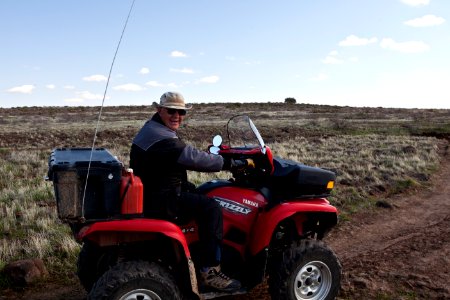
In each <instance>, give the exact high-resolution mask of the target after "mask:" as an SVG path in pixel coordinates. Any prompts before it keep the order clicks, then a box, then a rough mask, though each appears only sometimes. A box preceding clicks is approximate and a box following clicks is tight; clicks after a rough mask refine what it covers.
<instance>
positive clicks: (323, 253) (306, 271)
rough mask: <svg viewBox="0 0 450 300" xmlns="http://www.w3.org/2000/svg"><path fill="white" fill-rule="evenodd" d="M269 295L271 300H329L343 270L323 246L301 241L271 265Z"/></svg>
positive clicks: (315, 242)
mask: <svg viewBox="0 0 450 300" xmlns="http://www.w3.org/2000/svg"><path fill="white" fill-rule="evenodd" d="M270 268H271V272H270V276H269V292H270V295H271V297H272V299H273V300H278V299H279V300H281V299H287V300H304V299H308V300H331V299H334V298H335V297H336V296H337V294H338V292H339V288H340V285H341V272H342V267H341V264H340V263H339V260H338V258H337V257H336V255H335V254H334V253H333V251H332V250H331V249H329V248H328V247H327V246H326V245H325V244H324V243H323V242H321V241H317V240H301V241H299V242H294V243H292V245H291V246H290V247H289V248H287V249H285V250H284V251H282V252H281V253H279V255H277V256H276V257H274V258H273V261H272V262H271V266H270Z"/></svg>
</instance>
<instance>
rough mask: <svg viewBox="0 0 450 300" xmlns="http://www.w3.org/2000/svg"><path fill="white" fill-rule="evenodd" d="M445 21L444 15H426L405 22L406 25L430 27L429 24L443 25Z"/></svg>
mask: <svg viewBox="0 0 450 300" xmlns="http://www.w3.org/2000/svg"><path fill="white" fill-rule="evenodd" d="M444 22H445V19H444V18H442V17H437V16H435V15H425V16H423V17H420V18H416V19H412V20H408V21H405V22H403V23H404V24H405V25H408V26H412V27H428V26H437V25H441V24H443V23H444Z"/></svg>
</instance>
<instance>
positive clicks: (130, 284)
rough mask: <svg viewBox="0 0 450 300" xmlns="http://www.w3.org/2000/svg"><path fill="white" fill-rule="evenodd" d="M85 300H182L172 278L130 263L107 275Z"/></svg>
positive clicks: (157, 269) (145, 264)
mask: <svg viewBox="0 0 450 300" xmlns="http://www.w3.org/2000/svg"><path fill="white" fill-rule="evenodd" d="M88 299H104V300H106V299H108V300H136V299H142V300H149V299H157V300H165V299H174V300H181V294H180V291H179V289H178V287H177V285H176V283H175V280H174V279H173V277H172V275H171V274H170V273H169V272H168V271H167V270H165V269H164V268H163V267H161V266H160V265H158V264H156V263H149V262H145V261H129V262H124V263H120V264H118V265H116V266H114V267H113V268H111V269H110V270H108V271H106V272H105V273H104V274H103V275H102V276H101V277H100V278H99V280H98V281H97V282H96V283H95V284H94V286H93V287H92V290H91V292H90V293H89V295H88Z"/></svg>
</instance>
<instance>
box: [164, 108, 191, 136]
mask: <svg viewBox="0 0 450 300" xmlns="http://www.w3.org/2000/svg"><path fill="white" fill-rule="evenodd" d="M183 112H184V113H183ZM158 113H159V115H160V116H161V119H162V121H163V123H164V125H166V126H167V127H169V128H170V129H172V130H174V131H176V130H177V129H178V128H179V127H180V125H181V122H183V119H184V116H185V115H186V111H185V110H182V109H171V108H165V107H159V108H158Z"/></svg>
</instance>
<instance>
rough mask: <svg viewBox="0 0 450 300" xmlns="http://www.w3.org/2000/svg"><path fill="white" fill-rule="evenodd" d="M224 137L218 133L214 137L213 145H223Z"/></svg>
mask: <svg viewBox="0 0 450 300" xmlns="http://www.w3.org/2000/svg"><path fill="white" fill-rule="evenodd" d="M222 141H223V140H222V137H221V136H220V135H216V136H215V137H214V138H213V145H214V146H215V147H220V145H222Z"/></svg>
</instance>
